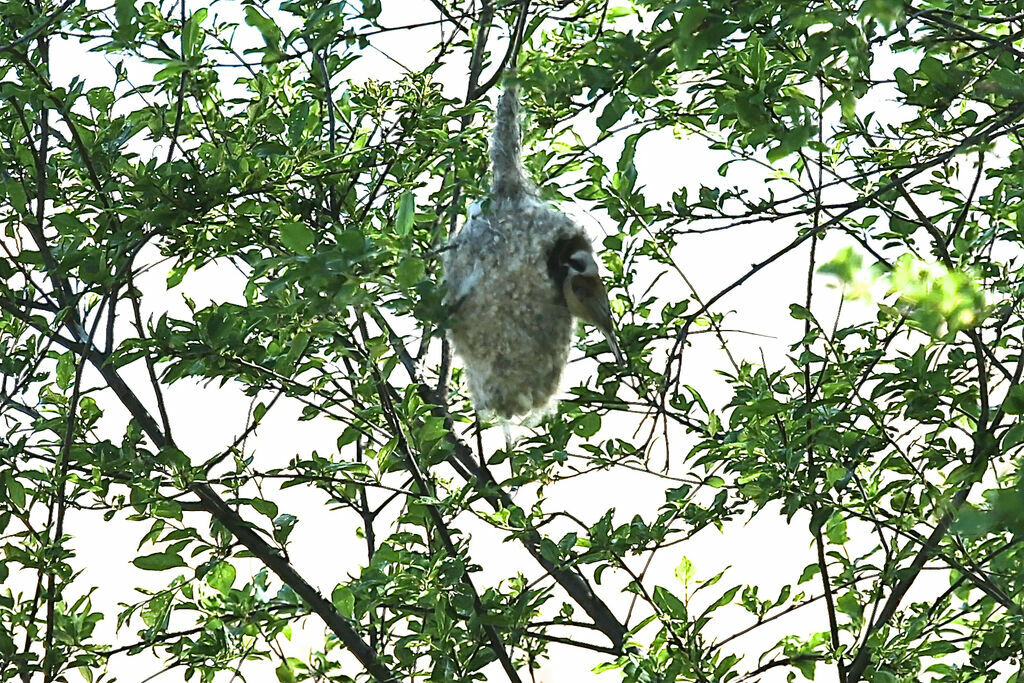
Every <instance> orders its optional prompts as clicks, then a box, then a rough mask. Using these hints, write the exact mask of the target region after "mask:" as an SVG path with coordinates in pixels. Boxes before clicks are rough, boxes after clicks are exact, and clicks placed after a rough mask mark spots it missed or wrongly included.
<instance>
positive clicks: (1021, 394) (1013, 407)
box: [1003, 384, 1024, 426]
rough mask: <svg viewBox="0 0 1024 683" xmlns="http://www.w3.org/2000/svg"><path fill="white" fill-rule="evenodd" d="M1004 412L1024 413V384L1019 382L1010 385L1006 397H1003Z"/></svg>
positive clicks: (1011, 413)
mask: <svg viewBox="0 0 1024 683" xmlns="http://www.w3.org/2000/svg"><path fill="white" fill-rule="evenodd" d="M1003 412H1004V413H1006V414H1007V415H1022V414H1024V386H1021V385H1019V384H1017V385H1014V386H1012V387H1010V390H1009V391H1007V392H1006V398H1004V399H1003ZM1015 426H1020V425H1019V424H1018V425H1015Z"/></svg>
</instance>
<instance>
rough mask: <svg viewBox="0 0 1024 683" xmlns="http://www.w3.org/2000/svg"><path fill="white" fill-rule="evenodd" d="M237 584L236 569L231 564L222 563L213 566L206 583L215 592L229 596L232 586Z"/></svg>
mask: <svg viewBox="0 0 1024 683" xmlns="http://www.w3.org/2000/svg"><path fill="white" fill-rule="evenodd" d="M234 582H235V568H234V567H233V566H231V565H230V564H229V563H227V562H224V561H221V562H218V563H217V564H215V565H213V567H212V568H211V569H210V571H208V572H207V573H206V583H208V584H210V587H211V588H213V589H214V590H216V591H218V592H220V593H222V594H224V595H227V593H228V591H229V590H231V585H232V584H234Z"/></svg>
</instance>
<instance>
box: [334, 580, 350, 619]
mask: <svg viewBox="0 0 1024 683" xmlns="http://www.w3.org/2000/svg"><path fill="white" fill-rule="evenodd" d="M331 602H332V603H334V607H335V608H336V609H337V610H338V611H339V612H340V613H341V615H342V616H344V617H346V618H347V619H351V618H352V617H353V615H354V614H355V605H356V598H355V595H353V593H352V591H351V590H350V589H349V587H348V586H338V587H337V588H335V589H334V592H332V593H331Z"/></svg>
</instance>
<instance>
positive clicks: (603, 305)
mask: <svg viewBox="0 0 1024 683" xmlns="http://www.w3.org/2000/svg"><path fill="white" fill-rule="evenodd" d="M548 275H549V276H550V277H551V279H552V281H553V283H554V285H555V288H556V290H557V291H558V293H559V294H560V295H561V297H562V300H563V301H564V303H565V305H566V307H567V308H568V309H569V312H570V313H571V314H572V315H573V316H574V317H575V318H578V319H580V320H582V321H583V322H585V323H587V324H589V325H593V326H594V327H596V328H597V331H598V332H600V333H601V334H602V335H604V338H605V339H606V340H607V341H608V346H609V347H610V348H611V351H612V355H614V356H615V362H616V363H618V364H619V365H625V364H626V359H625V356H624V355H623V353H622V349H621V348H620V347H619V342H618V339H616V336H615V325H614V324H613V323H612V311H611V306H610V305H609V303H608V291H607V290H606V289H605V286H604V282H602V281H601V276H600V274H599V273H598V271H597V262H596V261H595V260H594V251H593V247H592V246H591V245H590V241H589V240H588V239H586V238H585V237H583V236H582V235H573V236H571V237H568V238H564V239H561V240H559V241H558V242H556V243H555V245H554V247H553V248H552V250H551V254H550V256H549V258H548Z"/></svg>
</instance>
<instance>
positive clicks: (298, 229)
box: [281, 221, 316, 254]
mask: <svg viewBox="0 0 1024 683" xmlns="http://www.w3.org/2000/svg"><path fill="white" fill-rule="evenodd" d="M314 239H316V233H314V232H313V231H312V230H310V229H309V228H308V227H306V224H305V223H299V222H297V221H293V222H291V223H285V224H284V225H282V226H281V244H283V245H284V246H285V247H287V248H288V249H289V250H291V251H293V252H295V253H296V254H306V253H309V247H310V245H312V244H313V240H314Z"/></svg>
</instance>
